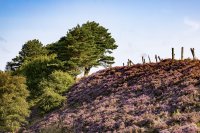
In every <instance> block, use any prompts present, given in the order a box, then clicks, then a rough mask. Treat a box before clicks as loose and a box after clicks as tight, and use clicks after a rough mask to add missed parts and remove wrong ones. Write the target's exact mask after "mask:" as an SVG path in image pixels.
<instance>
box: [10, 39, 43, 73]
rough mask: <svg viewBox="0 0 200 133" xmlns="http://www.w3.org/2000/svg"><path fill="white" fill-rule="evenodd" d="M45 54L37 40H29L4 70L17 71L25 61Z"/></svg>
mask: <svg viewBox="0 0 200 133" xmlns="http://www.w3.org/2000/svg"><path fill="white" fill-rule="evenodd" d="M45 54H47V50H46V48H45V47H43V44H42V43H41V42H40V41H39V40H36V39H34V40H30V41H28V42H26V43H25V44H24V45H23V46H22V49H21V51H20V52H19V55H18V56H16V57H15V58H13V59H12V61H11V62H8V63H7V66H6V70H12V71H15V70H17V69H18V68H19V67H20V66H21V65H22V64H23V62H24V61H25V60H31V59H32V58H34V57H37V56H40V55H45Z"/></svg>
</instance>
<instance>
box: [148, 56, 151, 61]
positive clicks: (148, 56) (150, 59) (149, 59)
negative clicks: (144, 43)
mask: <svg viewBox="0 0 200 133" xmlns="http://www.w3.org/2000/svg"><path fill="white" fill-rule="evenodd" d="M148 58H149V63H151V58H150V56H149V55H148Z"/></svg>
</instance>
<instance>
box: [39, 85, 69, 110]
mask: <svg viewBox="0 0 200 133" xmlns="http://www.w3.org/2000/svg"><path fill="white" fill-rule="evenodd" d="M64 100H65V97H63V96H61V95H59V94H58V93H56V92H54V91H53V89H52V88H48V87H47V88H45V90H44V93H43V94H42V96H41V98H40V101H39V102H38V103H39V108H40V109H41V110H42V113H47V112H49V111H51V110H53V109H55V108H56V107H59V106H60V105H61V103H62V102H64Z"/></svg>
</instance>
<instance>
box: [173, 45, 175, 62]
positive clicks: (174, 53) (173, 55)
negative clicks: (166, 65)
mask: <svg viewBox="0 0 200 133" xmlns="http://www.w3.org/2000/svg"><path fill="white" fill-rule="evenodd" d="M174 57H175V53H174V48H172V60H174Z"/></svg>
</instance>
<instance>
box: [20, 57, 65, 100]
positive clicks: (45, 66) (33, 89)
mask: <svg viewBox="0 0 200 133" xmlns="http://www.w3.org/2000/svg"><path fill="white" fill-rule="evenodd" d="M55 57H56V56H55V55H51V56H46V55H45V56H39V57H36V58H34V59H32V60H29V61H26V62H24V64H23V65H22V66H21V68H20V69H19V70H18V71H16V73H19V74H22V75H24V76H25V77H26V79H27V86H28V89H29V90H30V93H31V99H35V100H37V99H36V98H37V97H38V96H40V95H41V94H42V93H43V90H41V88H40V87H39V83H40V82H41V81H42V80H43V79H47V78H48V76H49V75H50V74H51V73H52V72H53V71H55V70H59V69H61V68H62V63H61V62H60V61H59V60H57V59H56V58H55Z"/></svg>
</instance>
